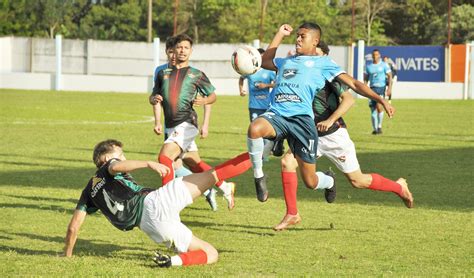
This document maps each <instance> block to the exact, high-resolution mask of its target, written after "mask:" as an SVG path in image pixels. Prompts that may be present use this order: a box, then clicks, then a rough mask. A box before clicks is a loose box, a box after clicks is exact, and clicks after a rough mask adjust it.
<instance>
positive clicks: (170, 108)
mask: <svg viewBox="0 0 474 278" xmlns="http://www.w3.org/2000/svg"><path fill="white" fill-rule="evenodd" d="M214 90H215V88H214V86H212V84H211V82H210V81H209V79H208V78H207V76H206V75H205V74H204V72H202V71H200V70H198V69H196V68H193V67H185V68H180V69H178V68H175V67H173V68H165V69H162V70H160V71H159V72H158V73H157V75H156V78H155V85H154V87H153V94H154V95H156V94H158V95H161V96H162V97H163V102H162V105H163V110H164V114H165V126H166V127H167V128H172V127H175V126H177V125H179V124H181V123H183V122H189V123H191V124H193V125H195V126H196V127H197V126H198V123H197V114H196V111H194V109H193V100H194V99H195V98H196V96H197V94H200V95H202V96H206V97H207V96H209V95H211V94H212V93H214Z"/></svg>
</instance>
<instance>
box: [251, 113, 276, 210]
mask: <svg viewBox="0 0 474 278" xmlns="http://www.w3.org/2000/svg"><path fill="white" fill-rule="evenodd" d="M247 136H248V138H247V147H248V150H249V155H250V160H251V162H252V167H253V174H254V181H255V190H256V193H257V199H258V200H259V201H260V202H265V201H266V200H267V199H268V189H267V184H266V176H265V175H264V173H263V149H264V142H263V138H275V136H276V133H275V129H273V126H272V125H271V124H270V122H268V121H267V120H266V119H264V118H262V117H259V118H257V119H255V120H254V121H253V122H252V123H251V124H250V126H249V129H248V133H247Z"/></svg>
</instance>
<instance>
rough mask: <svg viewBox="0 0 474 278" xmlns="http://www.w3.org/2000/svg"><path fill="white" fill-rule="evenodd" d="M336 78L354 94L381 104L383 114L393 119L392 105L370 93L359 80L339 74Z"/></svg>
mask: <svg viewBox="0 0 474 278" xmlns="http://www.w3.org/2000/svg"><path fill="white" fill-rule="evenodd" d="M336 78H337V79H338V80H339V81H341V82H342V83H344V84H346V85H347V86H349V88H351V89H352V90H354V92H356V93H358V94H359V95H361V96H364V97H367V98H370V99H372V100H375V101H376V102H378V103H380V104H382V106H383V108H384V109H385V112H387V115H388V116H389V117H390V118H391V117H393V115H394V114H395V108H394V107H393V106H392V105H390V103H388V102H387V101H386V100H385V99H383V98H382V97H381V96H379V95H378V94H377V93H375V92H374V91H372V89H370V88H369V87H368V86H367V85H365V84H364V83H362V82H360V81H359V80H356V79H354V78H353V77H352V76H350V75H348V74H347V73H343V74H340V75H338V76H337V77H336Z"/></svg>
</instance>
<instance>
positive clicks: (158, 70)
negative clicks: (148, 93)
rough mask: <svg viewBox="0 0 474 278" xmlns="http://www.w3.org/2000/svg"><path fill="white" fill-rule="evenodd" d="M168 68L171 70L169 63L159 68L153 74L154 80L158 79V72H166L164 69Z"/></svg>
mask: <svg viewBox="0 0 474 278" xmlns="http://www.w3.org/2000/svg"><path fill="white" fill-rule="evenodd" d="M167 68H169V64H168V63H165V64H163V65H159V66H157V67H156V69H155V73H154V74H153V80H155V79H156V76H157V75H158V72H160V70H164V69H167Z"/></svg>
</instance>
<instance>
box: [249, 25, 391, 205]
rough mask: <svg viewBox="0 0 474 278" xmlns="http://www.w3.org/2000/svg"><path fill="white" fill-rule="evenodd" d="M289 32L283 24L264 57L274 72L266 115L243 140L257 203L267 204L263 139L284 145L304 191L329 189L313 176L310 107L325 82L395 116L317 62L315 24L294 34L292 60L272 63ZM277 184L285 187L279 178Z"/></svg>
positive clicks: (329, 182)
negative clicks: (337, 83) (343, 87)
mask: <svg viewBox="0 0 474 278" xmlns="http://www.w3.org/2000/svg"><path fill="white" fill-rule="evenodd" d="M292 31H293V28H292V27H291V26H290V25H288V24H283V25H282V26H281V27H280V28H279V30H278V32H277V33H276V34H275V37H274V38H273V41H272V42H271V44H270V45H269V47H268V49H267V50H266V51H265V53H264V54H263V57H262V67H263V68H266V69H270V70H278V74H277V79H276V82H275V83H276V86H275V88H274V90H273V93H272V95H273V98H272V102H271V107H270V109H269V111H268V112H266V113H264V114H263V115H262V116H260V117H258V118H257V119H256V120H254V121H253V122H252V123H251V124H250V126H249V129H248V134H247V135H248V138H247V145H248V150H249V154H250V157H251V161H252V166H253V170H254V182H255V187H256V191H257V198H258V199H259V200H260V201H266V200H267V198H268V190H267V187H266V177H265V175H264V173H263V165H262V150H263V138H270V139H273V138H277V139H282V138H286V139H287V141H288V145H289V146H290V150H291V152H292V153H293V154H294V155H295V158H296V159H297V161H298V166H299V170H300V173H301V177H302V179H303V181H304V183H305V185H306V187H308V188H310V189H315V188H330V187H332V186H333V184H334V178H333V177H331V176H328V175H326V174H324V173H322V172H316V149H317V143H318V137H317V131H316V127H315V126H314V122H313V118H314V113H313V111H312V102H313V99H314V95H315V94H316V93H317V92H319V90H321V89H322V88H323V87H324V85H325V81H326V80H328V81H332V80H333V79H337V80H339V81H341V82H342V83H344V84H346V85H348V86H349V87H351V89H353V90H355V91H356V92H358V93H359V94H361V95H363V96H366V97H369V98H371V99H374V100H376V101H377V102H380V103H382V104H383V106H384V108H385V110H386V111H387V113H388V115H389V116H392V115H393V113H394V112H395V110H394V108H393V107H392V106H391V105H390V104H389V103H388V102H386V101H385V100H384V99H383V98H381V97H380V96H378V95H377V94H376V93H375V92H373V91H372V90H370V88H369V87H367V86H366V85H364V84H363V83H362V82H359V81H357V80H355V79H354V78H353V77H351V76H349V75H348V74H346V73H345V72H344V71H343V70H342V69H341V68H340V67H339V66H338V65H337V64H336V63H335V62H334V61H332V60H331V59H330V58H329V57H321V56H316V46H317V45H318V43H319V41H320V38H321V28H320V27H319V25H317V24H314V23H304V24H302V25H301V26H300V27H299V28H298V30H297V34H296V40H295V46H296V52H297V55H295V56H290V57H287V58H275V54H276V50H277V48H278V46H279V45H280V43H281V42H282V41H283V39H284V37H286V36H289V35H290V34H291V32H292ZM274 58H275V59H274ZM282 179H283V183H284V182H285V181H284V177H282Z"/></svg>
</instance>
